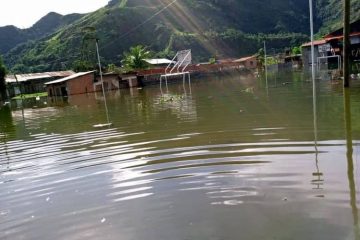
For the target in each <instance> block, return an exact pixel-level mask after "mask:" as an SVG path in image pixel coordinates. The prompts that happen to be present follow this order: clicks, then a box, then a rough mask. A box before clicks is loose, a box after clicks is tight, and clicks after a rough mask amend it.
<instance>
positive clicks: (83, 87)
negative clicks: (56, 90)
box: [67, 73, 94, 95]
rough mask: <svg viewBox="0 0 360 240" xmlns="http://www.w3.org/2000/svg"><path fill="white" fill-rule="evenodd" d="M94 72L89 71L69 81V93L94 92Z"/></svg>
mask: <svg viewBox="0 0 360 240" xmlns="http://www.w3.org/2000/svg"><path fill="white" fill-rule="evenodd" d="M93 83H94V73H89V74H87V75H84V76H80V77H77V78H74V79H71V80H69V81H67V91H68V95H76V94H84V93H89V92H94V87H93Z"/></svg>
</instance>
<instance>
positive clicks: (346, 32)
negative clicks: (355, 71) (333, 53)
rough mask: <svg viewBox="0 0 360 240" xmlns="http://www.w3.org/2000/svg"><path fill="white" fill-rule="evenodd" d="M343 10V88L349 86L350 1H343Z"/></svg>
mask: <svg viewBox="0 0 360 240" xmlns="http://www.w3.org/2000/svg"><path fill="white" fill-rule="evenodd" d="M343 8H344V13H343V14H344V52H343V56H344V66H343V69H344V88H348V87H349V86H350V82H349V81H350V0H343Z"/></svg>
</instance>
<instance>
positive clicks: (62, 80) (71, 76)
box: [45, 71, 95, 85]
mask: <svg viewBox="0 0 360 240" xmlns="http://www.w3.org/2000/svg"><path fill="white" fill-rule="evenodd" d="M94 72H95V71H90V72H79V73H74V74H72V75H70V76H67V77H65V78H61V79H58V80H54V81H51V82H47V83H45V85H51V84H56V83H63V82H66V81H69V80H71V79H74V78H77V77H81V76H85V75H87V74H90V73H94Z"/></svg>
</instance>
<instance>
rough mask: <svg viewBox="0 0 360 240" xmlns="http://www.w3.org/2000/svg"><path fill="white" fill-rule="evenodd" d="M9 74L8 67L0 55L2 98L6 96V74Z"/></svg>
mask: <svg viewBox="0 0 360 240" xmlns="http://www.w3.org/2000/svg"><path fill="white" fill-rule="evenodd" d="M6 74H7V70H6V67H5V65H4V62H3V60H2V58H1V56H0V98H5V95H6V94H5V93H6V85H5V76H6Z"/></svg>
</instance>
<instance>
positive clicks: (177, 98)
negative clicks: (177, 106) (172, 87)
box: [160, 94, 185, 103]
mask: <svg viewBox="0 0 360 240" xmlns="http://www.w3.org/2000/svg"><path fill="white" fill-rule="evenodd" d="M184 98H185V96H184V95H178V94H164V95H162V96H161V97H160V103H167V102H175V101H181V100H183V99H184Z"/></svg>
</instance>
